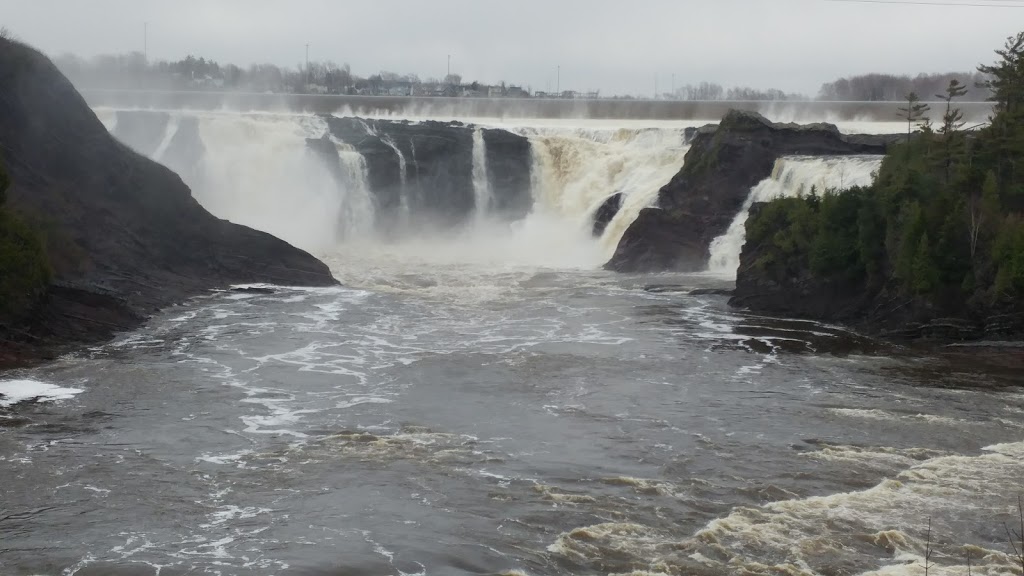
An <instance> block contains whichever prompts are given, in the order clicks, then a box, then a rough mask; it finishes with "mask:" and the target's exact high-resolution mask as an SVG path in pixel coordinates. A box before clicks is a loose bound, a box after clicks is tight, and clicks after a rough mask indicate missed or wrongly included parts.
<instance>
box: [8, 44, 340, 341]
mask: <svg viewBox="0 0 1024 576" xmlns="http://www.w3.org/2000/svg"><path fill="white" fill-rule="evenodd" d="M121 120H122V119H119V122H120V121H121ZM138 121H139V122H150V121H161V122H166V118H161V117H160V116H148V117H145V118H142V117H139V118H138ZM128 122H132V120H128ZM122 129H123V130H124V131H125V133H130V132H135V131H136V130H135V129H134V127H133V126H131V125H130V124H126V125H125V126H123V127H122ZM138 132H139V133H142V132H145V133H147V134H151V133H153V131H152V130H149V129H147V130H139V131H138ZM156 132H157V133H161V132H162V131H156ZM138 144H139V145H140V146H143V147H144V148H149V147H153V146H154V144H153V142H149V141H147V142H139V143H138ZM156 145H159V142H157V143H156ZM0 155H2V157H3V160H4V162H5V164H6V165H7V169H8V172H9V173H10V177H11V181H12V182H13V186H12V187H11V189H10V191H9V207H10V208H11V209H12V210H14V211H15V212H16V213H18V214H20V215H22V217H24V218H25V219H26V220H28V221H30V222H33V223H35V224H36V225H37V226H38V227H39V228H41V229H42V230H43V231H44V232H45V234H46V236H47V240H48V242H47V249H48V253H49V258H50V261H51V265H52V267H53V271H54V285H53V286H52V287H51V289H50V290H49V293H48V295H47V296H46V297H45V298H44V300H43V301H42V302H40V304H39V305H38V307H37V309H35V310H32V311H29V313H28V314H27V315H26V318H27V319H26V321H25V323H24V325H19V326H3V327H0V341H2V342H4V343H5V346H3V348H4V349H5V350H7V354H8V355H9V354H10V353H11V352H10V351H11V350H13V349H14V348H16V347H25V348H31V349H34V350H37V351H38V350H39V349H42V348H46V347H48V346H51V345H53V344H61V343H67V342H72V341H95V340H100V339H103V338H106V337H109V336H110V335H111V334H112V333H113V332H116V331H119V330H124V329H129V328H132V327H134V326H136V325H137V324H138V323H139V322H140V321H142V320H143V319H144V318H145V317H146V316H147V315H149V314H151V313H153V312H154V311H156V310H158V309H159V308H161V307H164V306H167V305H170V304H172V303H176V302H180V301H182V300H184V299H186V298H188V297H190V296H193V295H195V294H199V293H201V292H203V291H206V290H209V289H211V288H217V287H225V286H228V285H230V284H234V283H246V282H269V283H277V284H290V285H318V286H320V285H331V284H335V283H336V282H335V280H334V279H333V278H332V277H331V274H330V271H329V270H328V268H327V267H326V266H325V265H324V264H323V263H321V262H319V261H318V260H316V259H315V258H313V257H312V256H310V255H309V254H307V253H305V252H303V251H301V250H299V249H297V248H294V247H292V246H291V245H289V244H287V243H285V242H283V241H281V240H278V239H277V238H274V237H273V236H270V235H269V234H265V233H263V232H258V231H256V230H252V229H250V228H246V227H244V226H239V225H236V224H231V223H229V222H227V221H225V220H220V219H218V218H216V217H214V216H212V215H211V214H210V213H209V212H207V211H206V210H205V209H203V208H202V206H200V205H199V204H198V203H197V202H196V201H195V199H193V198H192V195H191V192H190V191H189V189H188V187H186V186H185V185H184V184H183V183H182V181H181V179H180V178H179V177H178V176H177V175H176V174H174V173H173V172H171V171H170V170H168V169H167V168H165V167H163V166H161V165H160V164H157V163H156V162H152V161H150V160H148V159H146V158H144V157H143V156H140V155H139V154H138V153H136V152H134V151H132V150H131V149H129V148H128V147H127V146H126V145H124V144H122V143H120V142H118V141H117V140H115V139H114V138H113V137H112V136H111V135H110V134H109V133H108V132H107V130H106V129H105V128H104V126H103V125H102V124H101V123H100V121H99V120H98V119H97V118H96V116H95V114H94V113H93V112H92V110H90V109H89V107H88V106H87V105H86V103H85V101H84V100H83V99H82V98H81V96H80V95H79V94H78V93H77V92H76V91H75V89H74V88H73V87H72V85H71V83H70V82H69V81H68V80H67V79H66V78H64V77H63V76H62V75H61V74H60V72H58V71H57V69H56V68H55V67H54V66H53V64H52V63H51V62H50V61H49V60H48V59H47V58H46V57H44V56H43V55H41V54H39V53H38V52H36V51H35V50H32V49H30V48H28V47H26V46H24V45H21V44H18V43H15V42H11V41H7V40H0Z"/></svg>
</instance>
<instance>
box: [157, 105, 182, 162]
mask: <svg viewBox="0 0 1024 576" xmlns="http://www.w3.org/2000/svg"><path fill="white" fill-rule="evenodd" d="M180 125H181V115H179V114H173V115H171V117H170V118H169V119H168V120H167V126H166V127H165V128H164V137H163V139H162V140H160V144H159V145H158V146H157V147H156V151H155V152H153V160H156V161H157V162H159V161H161V160H163V158H164V153H166V152H167V148H168V147H169V146H170V145H171V141H173V140H174V136H175V134H177V133H178V126H180Z"/></svg>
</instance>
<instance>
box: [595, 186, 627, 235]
mask: <svg viewBox="0 0 1024 576" xmlns="http://www.w3.org/2000/svg"><path fill="white" fill-rule="evenodd" d="M620 209H622V192H616V193H615V194H612V195H611V196H609V197H608V198H606V199H605V201H604V202H602V203H601V205H600V206H598V207H597V212H594V226H593V227H592V229H591V233H592V234H593V235H594V236H595V237H598V236H601V235H602V234H604V229H605V228H607V227H608V223H609V222H611V221H612V218H615V215H616V214H618V213H619V210H620Z"/></svg>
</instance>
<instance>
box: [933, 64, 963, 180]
mask: <svg viewBox="0 0 1024 576" xmlns="http://www.w3.org/2000/svg"><path fill="white" fill-rule="evenodd" d="M964 94H967V86H965V85H963V84H961V83H960V81H959V80H957V79H955V78H954V79H953V80H950V81H949V86H948V87H947V88H946V93H945V94H936V95H935V96H936V97H937V98H941V99H942V100H943V101H945V102H946V113H945V114H943V115H942V127H941V128H939V134H941V135H942V141H943V156H944V157H943V162H944V165H945V167H946V184H949V177H950V170H951V168H952V166H953V157H954V155H955V154H956V149H957V148H959V145H960V135H959V134H958V131H959V130H960V128H963V125H964V121H963V120H964V113H963V112H962V111H961V110H960V109H959V108H953V100H955V99H957V98H960V97H961V96H963V95H964Z"/></svg>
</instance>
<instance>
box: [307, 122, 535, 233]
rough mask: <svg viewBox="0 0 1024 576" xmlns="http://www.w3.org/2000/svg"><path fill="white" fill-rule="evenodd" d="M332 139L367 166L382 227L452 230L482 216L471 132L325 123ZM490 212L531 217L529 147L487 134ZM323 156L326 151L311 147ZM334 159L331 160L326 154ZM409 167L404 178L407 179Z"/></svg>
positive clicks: (418, 125)
mask: <svg viewBox="0 0 1024 576" xmlns="http://www.w3.org/2000/svg"><path fill="white" fill-rule="evenodd" d="M324 119H325V120H326V121H327V124H328V127H329V130H330V133H331V135H332V136H334V137H335V138H337V139H338V140H341V141H342V142H344V143H346V144H349V145H351V146H352V147H354V148H355V149H356V150H357V151H358V152H359V153H360V154H362V156H363V158H364V159H365V160H366V165H367V171H368V173H369V182H368V184H369V187H370V191H371V192H372V194H373V195H374V198H375V201H376V206H377V218H378V223H377V224H378V226H380V227H382V228H383V229H385V230H389V229H394V228H396V227H400V226H407V225H417V224H421V225H433V226H440V227H442V228H447V227H451V226H454V225H457V224H459V223H461V222H463V221H465V220H466V219H467V218H468V217H469V216H470V215H471V214H472V213H473V212H474V210H475V208H476V196H475V191H474V184H473V131H474V130H475V128H473V127H471V126H467V125H465V124H462V123H461V122H434V121H427V122H408V121H394V120H374V119H363V118H349V117H345V118H337V117H334V116H325V117H324ZM483 141H484V145H485V148H486V156H485V158H486V164H487V179H488V182H489V183H490V187H491V192H492V196H493V199H494V205H493V206H492V211H493V212H494V213H495V214H496V215H499V216H502V217H505V218H508V219H512V220H514V219H517V218H521V217H522V216H524V215H526V213H527V212H529V210H530V206H531V203H532V199H531V195H530V167H531V159H530V143H529V141H528V140H527V139H526V138H525V137H523V136H519V135H516V134H512V133H510V132H507V131H505V130H496V129H485V130H483ZM309 143H310V145H311V146H312V147H313V148H314V149H317V150H318V151H319V152H320V153H321V154H324V153H327V149H326V148H325V145H324V144H322V143H316V142H315V141H309ZM328 154H329V153H328ZM403 163H404V172H403Z"/></svg>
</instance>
